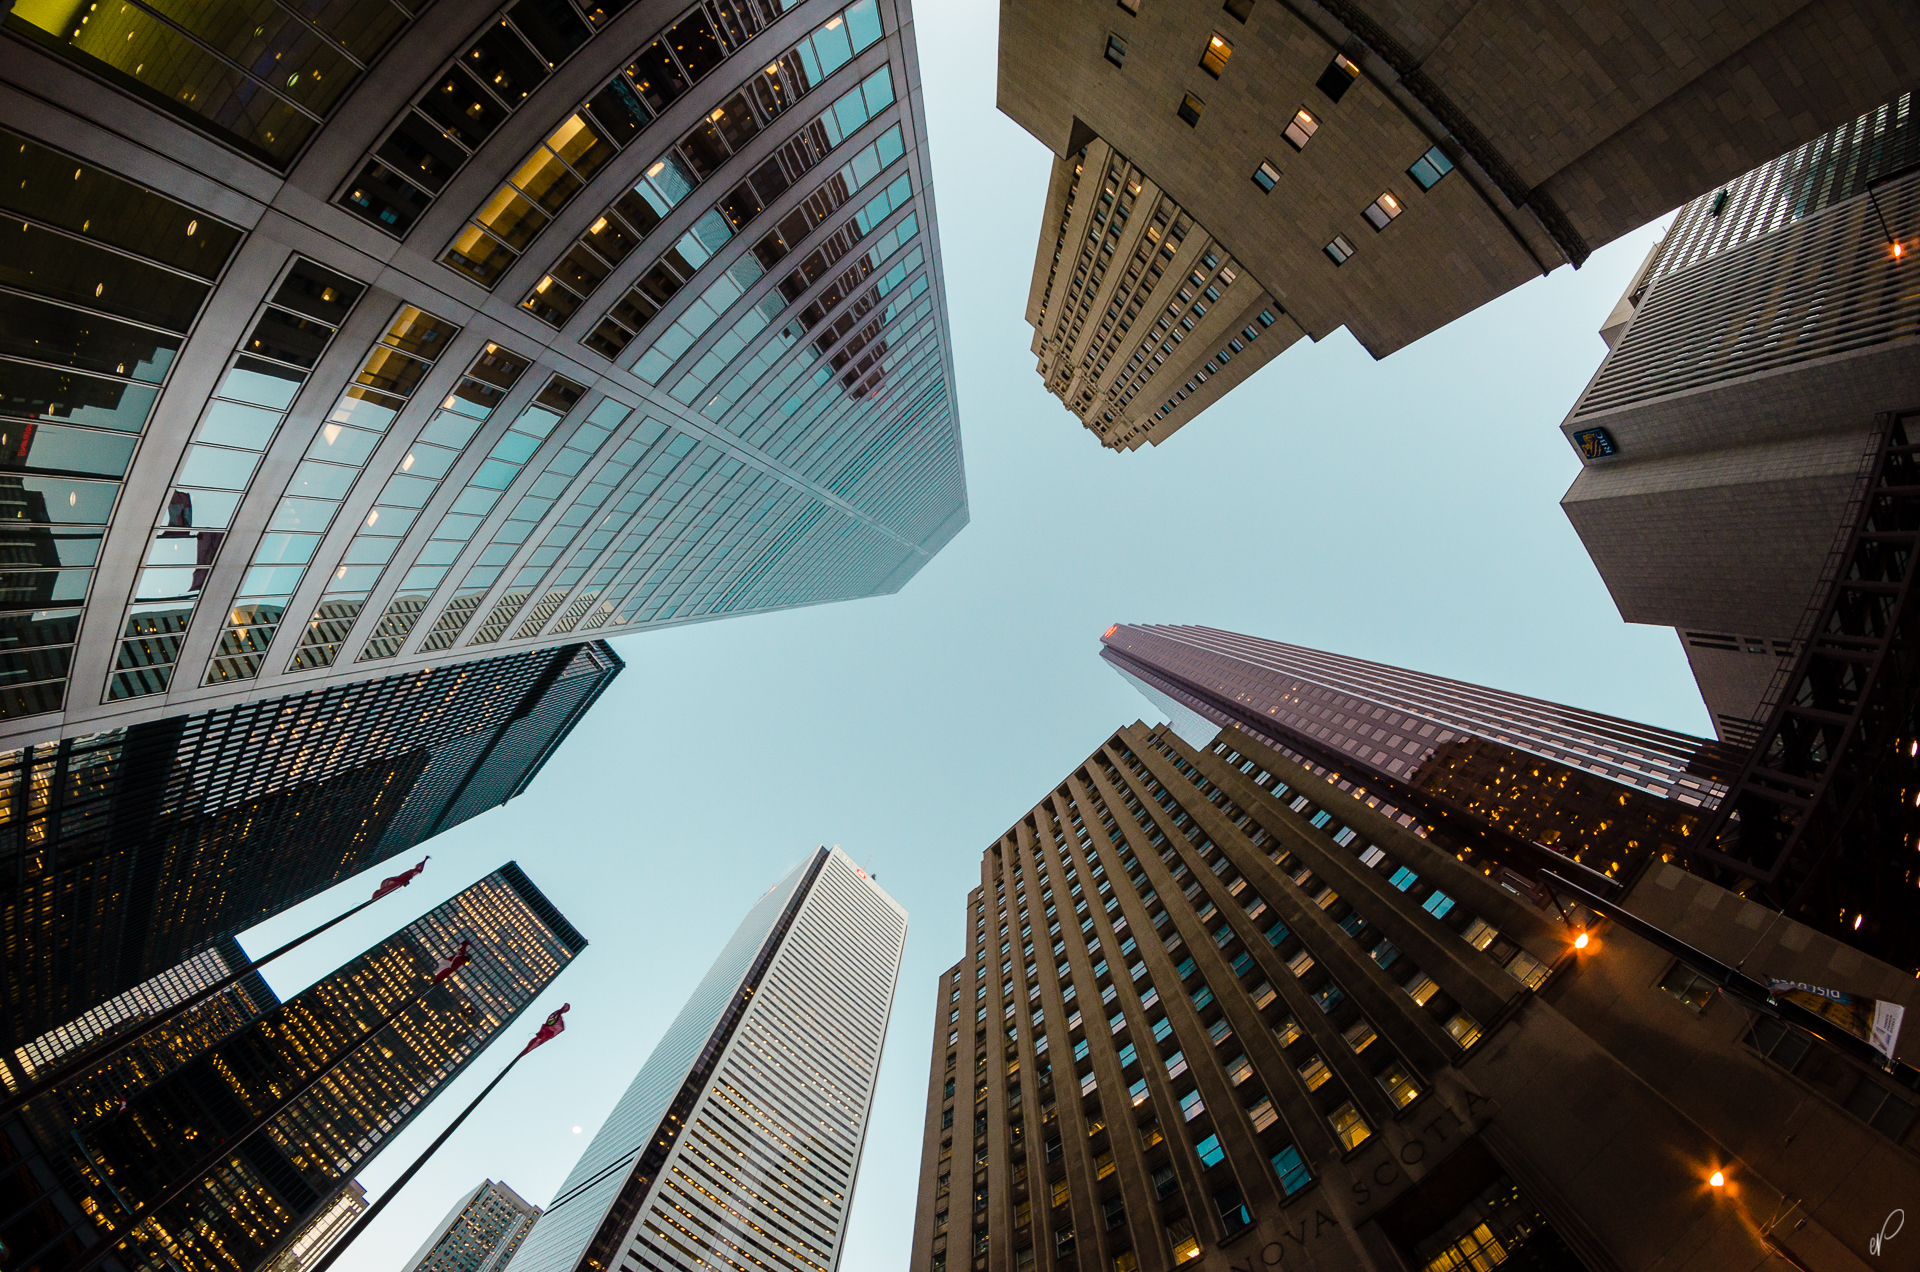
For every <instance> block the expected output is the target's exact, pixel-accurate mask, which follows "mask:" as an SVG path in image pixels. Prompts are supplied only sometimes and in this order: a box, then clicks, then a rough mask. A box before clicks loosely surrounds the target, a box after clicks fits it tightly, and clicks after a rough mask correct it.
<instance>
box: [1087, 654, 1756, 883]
mask: <svg viewBox="0 0 1920 1272" xmlns="http://www.w3.org/2000/svg"><path fill="white" fill-rule="evenodd" d="M1100 656H1101V657H1102V658H1104V659H1105V660H1106V661H1107V662H1108V663H1109V664H1111V665H1112V666H1113V668H1114V669H1115V670H1116V671H1118V672H1120V673H1121V675H1123V676H1125V677H1126V678H1127V679H1128V680H1129V681H1131V682H1132V683H1133V684H1134V685H1135V686H1136V687H1138V688H1139V689H1141V690H1142V692H1144V693H1146V695H1147V696H1148V697H1149V698H1150V699H1151V700H1152V701H1153V702H1155V703H1156V704H1157V705H1159V706H1161V707H1162V708H1164V709H1166V710H1167V711H1168V712H1169V713H1170V714H1171V715H1172V716H1173V718H1174V720H1175V724H1176V727H1179V728H1182V729H1183V730H1184V732H1185V733H1188V734H1192V735H1193V736H1192V738H1191V739H1190V740H1192V741H1195V742H1196V743H1198V744H1203V745H1204V744H1205V743H1206V742H1207V741H1209V740H1210V739H1211V735H1212V731H1214V730H1217V729H1219V728H1221V727H1225V726H1232V727H1237V728H1242V729H1245V730H1247V731H1248V732H1249V733H1251V734H1252V735H1253V736H1255V737H1258V738H1260V739H1262V740H1263V741H1265V742H1267V743H1268V744H1269V745H1271V746H1274V747H1277V748H1278V749H1279V750H1280V751H1281V752H1282V753H1284V754H1286V755H1288V756H1289V757H1290V758H1293V759H1295V760H1296V761H1298V762H1300V763H1303V764H1305V765H1306V766H1307V767H1308V768H1309V769H1311V770H1312V771H1314V772H1316V773H1318V774H1321V775H1323V776H1326V777H1328V778H1329V780H1332V781H1334V782H1336V783H1338V784H1340V786H1341V787H1342V788H1343V789H1347V790H1355V791H1357V792H1358V793H1359V797H1360V798H1362V799H1365V800H1366V801H1368V802H1369V803H1370V804H1371V805H1372V806H1374V807H1379V808H1384V809H1385V810H1386V811H1387V812H1388V815H1390V816H1392V817H1394V818H1395V819H1396V820H1397V821H1398V822H1399V823H1400V824H1401V825H1402V826H1406V827H1409V828H1412V829H1413V830H1414V831H1415V833H1416V834H1422V835H1426V834H1432V835H1437V836H1438V837H1439V840H1440V841H1441V842H1444V843H1446V844H1447V845H1449V847H1450V848H1451V849H1452V850H1454V851H1456V852H1461V853H1465V854H1466V855H1467V856H1468V857H1470V858H1476V857H1477V858H1478V859H1479V860H1480V861H1481V863H1482V864H1483V865H1486V866H1487V867H1489V868H1493V867H1497V866H1499V865H1502V864H1510V865H1516V866H1520V867H1523V868H1525V869H1526V870H1528V871H1531V870H1532V869H1533V868H1534V867H1536V866H1538V865H1539V864H1541V862H1542V855H1541V854H1540V853H1538V852H1537V851H1535V850H1534V848H1533V846H1534V845H1545V846H1546V847H1547V848H1549V849H1551V850H1552V851H1553V852H1554V853H1558V854H1562V855H1564V856H1566V857H1571V858H1572V859H1573V860H1575V861H1577V862H1580V863H1582V864H1583V865H1586V866H1589V867H1590V868H1592V869H1594V870H1597V871H1599V872H1600V873H1602V874H1606V875H1609V876H1613V877H1620V876H1621V875H1622V874H1623V872H1628V871H1630V870H1631V869H1633V868H1634V867H1636V866H1637V865H1639V864H1641V863H1644V862H1645V861H1647V860H1651V859H1652V858H1654V857H1656V856H1658V857H1661V858H1663V859H1668V860H1672V859H1677V858H1680V857H1684V856H1685V855H1686V852H1687V849H1688V847H1689V843H1688V841H1689V840H1690V839H1691V837H1692V835H1693V833H1694V830H1695V828H1696V827H1697V826H1698V825H1699V824H1700V823H1702V822H1703V821H1704V816H1703V811H1704V810H1709V809H1711V808H1712V807H1713V805H1714V804H1715V803H1716V802H1717V800H1718V799H1719V797H1720V796H1721V795H1722V794H1724V792H1725V786H1724V782H1725V780H1726V775H1727V773H1728V772H1729V769H1730V768H1731V767H1732V766H1734V765H1737V763H1738V757H1737V755H1733V754H1731V753H1730V752H1729V751H1728V750H1727V748H1725V747H1724V746H1722V744H1720V743H1717V742H1710V741H1707V740H1705V739H1702V738H1696V737H1691V736H1689V735H1687V734H1684V733H1676V732H1673V731H1672V730H1669V729H1659V728H1655V727H1653V726H1652V725H1645V724H1638V723H1635V722H1634V721H1631V720H1622V719H1619V718H1618V717H1615V716H1608V715H1602V714H1600V713H1599V712H1595V711H1584V710H1581V709H1579V708H1577V707H1568V706H1563V705H1561V704H1559V703H1554V702H1546V701H1543V700H1541V699H1538V698H1528V697H1525V696H1523V695H1520V694H1515V693H1507V692H1504V691H1502V690H1499V689H1489V688H1487V687H1485V686H1483V685H1475V684H1468V683H1466V682H1465V681H1459V680H1449V679H1447V678H1445V677H1443V676H1432V675H1427V674H1425V673H1424V672H1417V671H1409V670H1407V669H1405V668H1401V667H1390V666H1386V665H1384V664H1381V663H1373V662H1367V661H1365V660H1363V659H1359V658H1348V657H1345V656H1343V655H1340V654H1329V653H1323V652H1321V651H1320V650H1315V649H1305V648H1302V647H1300V646H1298V645H1288V644H1283V643H1282V642H1280V641H1272V640H1261V639H1259V638H1258V637H1253V636H1241V635H1238V634H1236V633H1233V632H1225V631H1219V630H1217V629H1214V628H1210V627H1186V626H1161V625H1137V626H1136V625H1133V624H1121V625H1117V626H1114V627H1111V628H1109V629H1108V630H1107V632H1106V634H1105V635H1104V636H1102V637H1101V650H1100ZM1183 721H1184V722H1185V723H1182V722H1183ZM1196 728H1197V729H1198V730H1199V732H1195V730H1196Z"/></svg>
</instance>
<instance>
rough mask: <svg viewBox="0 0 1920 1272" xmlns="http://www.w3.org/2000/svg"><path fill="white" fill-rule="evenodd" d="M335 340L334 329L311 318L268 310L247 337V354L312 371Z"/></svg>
mask: <svg viewBox="0 0 1920 1272" xmlns="http://www.w3.org/2000/svg"><path fill="white" fill-rule="evenodd" d="M331 339H333V328H332V327H329V326H327V325H326V324H325V323H321V322H316V321H314V320H313V319H312V318H303V317H301V316H300V315H299V314H291V313H288V312H287V311H285V310H284V309H275V308H273V307H272V306H268V307H267V310H266V312H264V313H262V314H261V315H260V321H259V322H257V323H255V324H254V328H253V334H252V335H250V336H248V337H247V343H246V346H245V347H246V351H247V352H248V353H252V354H258V355H259V356H261V357H263V358H272V359H273V360H274V361H276V362H290V363H292V364H293V365H294V366H297V367H311V366H312V365H313V364H314V363H315V362H316V361H318V360H319V357H320V353H321V351H322V350H324V349H325V348H326V347H327V341H329V340H331Z"/></svg>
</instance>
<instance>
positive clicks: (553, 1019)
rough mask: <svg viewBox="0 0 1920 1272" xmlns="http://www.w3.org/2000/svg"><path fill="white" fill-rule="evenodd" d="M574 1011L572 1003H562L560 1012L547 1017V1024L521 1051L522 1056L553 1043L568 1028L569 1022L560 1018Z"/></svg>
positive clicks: (542, 1026) (541, 1027)
mask: <svg viewBox="0 0 1920 1272" xmlns="http://www.w3.org/2000/svg"><path fill="white" fill-rule="evenodd" d="M572 1010H573V1004H572V1003H561V1004H560V1010H559V1011H556V1012H554V1013H553V1014H552V1015H551V1016H548V1017H547V1023H546V1024H544V1025H541V1026H540V1028H539V1029H538V1030H537V1031H536V1032H535V1033H534V1035H533V1040H532V1041H531V1042H529V1043H528V1044H527V1045H526V1046H524V1047H522V1048H521V1049H520V1054H521V1055H523V1056H524V1055H526V1054H527V1052H529V1051H532V1050H533V1049H534V1048H535V1047H537V1046H539V1045H540V1044H541V1043H543V1042H551V1041H552V1040H553V1039H554V1038H556V1037H558V1036H559V1034H560V1032H561V1031H562V1030H563V1029H565V1028H566V1027H567V1022H566V1021H564V1020H562V1019H560V1017H562V1016H564V1015H566V1014H567V1013H568V1012H570V1011H572Z"/></svg>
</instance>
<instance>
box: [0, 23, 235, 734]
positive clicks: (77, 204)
mask: <svg viewBox="0 0 1920 1272" xmlns="http://www.w3.org/2000/svg"><path fill="white" fill-rule="evenodd" d="M41 7H46V6H28V7H27V8H28V9H31V10H35V11H37V10H38V9H39V8H41ZM14 12H15V14H16V15H20V14H22V13H23V12H24V10H23V9H22V8H21V7H19V6H16V8H15V10H14ZM14 20H15V19H9V22H10V24H11V23H12V22H13V21H14ZM0 146H4V148H5V149H6V151H7V166H8V173H9V181H8V182H7V183H6V189H4V190H0V207H3V208H4V209H5V210H6V211H7V212H8V213H10V214H11V215H9V216H8V217H6V221H7V225H8V229H9V232H10V233H11V231H12V229H13V228H14V227H15V226H17V227H18V230H19V233H18V234H14V235H12V247H11V248H10V249H9V252H8V254H7V255H6V256H5V258H4V259H0V383H4V385H5V389H4V391H0V473H4V474H5V475H4V476H0V522H4V523H6V524H5V528H4V529H0V571H3V572H0V718H3V717H7V716H16V715H33V714H38V713H40V712H44V711H55V710H59V709H60V708H61V706H62V705H64V702H65V696H66V676H67V670H68V665H69V662H70V659H71V656H72V645H73V642H74V639H75V637H76V635H77V633H78V631H79V626H80V615H81V610H80V606H82V605H83V604H84V603H85V602H86V600H87V597H88V591H89V587H90V584H91V581H92V567H93V566H94V565H95V563H96V557H97V556H98V554H99V550H100V537H101V534H102V532H103V530H104V527H105V525H106V523H107V521H108V519H109V518H110V517H111V515H112V513H113V509H114V504H115V501H116V499H117V497H118V494H119V481H118V479H119V478H121V477H123V476H125V474H126V471H127V464H128V462H129V461H130V460H131V458H132V455H133V450H134V446H135V444H136V443H137V441H138V439H139V437H140V435H141V433H142V432H143V431H144V430H145V428H146V423H147V416H148V413H149V411H150V410H151V408H152V407H153V404H154V402H155V400H156V398H157V397H158V395H159V392H160V389H161V387H162V386H163V384H164V383H165V381H166V379H167V375H168V373H169V371H170V370H171V369H172V366H173V361H174V356H175V354H177V353H178V352H179V350H180V347H181V345H182V343H183V342H184V339H185V334H186V332H187V330H188V329H189V327H191V326H192V324H193V321H194V319H195V316H196V315H197V314H198V312H199V310H200V308H201V305H202V302H204V301H205V299H206V297H207V295H208V293H209V291H210V290H211V282H212V280H214V279H216V278H218V277H219V275H220V272H221V270H222V269H223V268H224V267H225V264H226V261H227V258H228V257H229V255H230V254H231V253H232V251H233V249H234V248H235V246H236V245H237V244H238V243H239V238H240V236H239V232H238V231H236V230H234V229H233V228H231V227H229V226H227V225H224V224H222V223H221V222H219V221H217V220H215V219H214V218H213V217H211V216H208V215H206V214H204V213H201V212H198V211H196V210H194V209H192V208H189V207H186V206H184V205H182V204H179V203H176V202H174V201H173V200H170V199H166V198H163V197H161V196H159V195H156V194H153V193H151V192H150V191H147V190H145V189H142V188H140V187H138V186H135V185H133V184H132V183H130V182H127V181H124V180H122V179H120V178H119V177H115V176H112V175H109V174H107V173H105V172H102V171H100V170H98V169H96V168H94V167H92V166H91V165H88V164H78V165H76V164H75V162H74V161H73V160H72V159H69V158H67V157H66V156H64V155H62V154H60V153H58V152H57V151H54V150H51V149H49V148H47V147H44V146H40V145H37V144H35V143H33V142H29V141H26V140H24V139H22V138H19V137H16V136H14V135H13V134H11V133H0ZM16 175H17V177H18V180H17V181H16V180H14V179H13V178H14V177H15V176H16Z"/></svg>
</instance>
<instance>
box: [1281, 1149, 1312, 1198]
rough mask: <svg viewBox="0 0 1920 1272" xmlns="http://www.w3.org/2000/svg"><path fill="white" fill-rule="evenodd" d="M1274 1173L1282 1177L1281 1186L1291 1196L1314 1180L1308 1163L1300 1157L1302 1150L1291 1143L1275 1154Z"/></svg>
mask: <svg viewBox="0 0 1920 1272" xmlns="http://www.w3.org/2000/svg"><path fill="white" fill-rule="evenodd" d="M1273 1173H1274V1174H1276V1175H1278V1176H1279V1177H1280V1186H1281V1187H1282V1188H1284V1189H1286V1191H1287V1196H1289V1197H1291V1196H1293V1195H1294V1194H1295V1193H1297V1192H1299V1191H1300V1190H1301V1189H1302V1188H1305V1187H1306V1186H1307V1185H1308V1184H1309V1183H1311V1182H1313V1175H1312V1174H1311V1173H1310V1172H1309V1171H1308V1170H1307V1164H1306V1163H1305V1162H1304V1161H1302V1160H1301V1159H1300V1150H1299V1149H1297V1148H1295V1147H1293V1146H1292V1145H1291V1144H1289V1145H1288V1146H1287V1147H1285V1148H1283V1149H1281V1150H1280V1151H1279V1152H1277V1153H1275V1154H1274V1155H1273Z"/></svg>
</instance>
